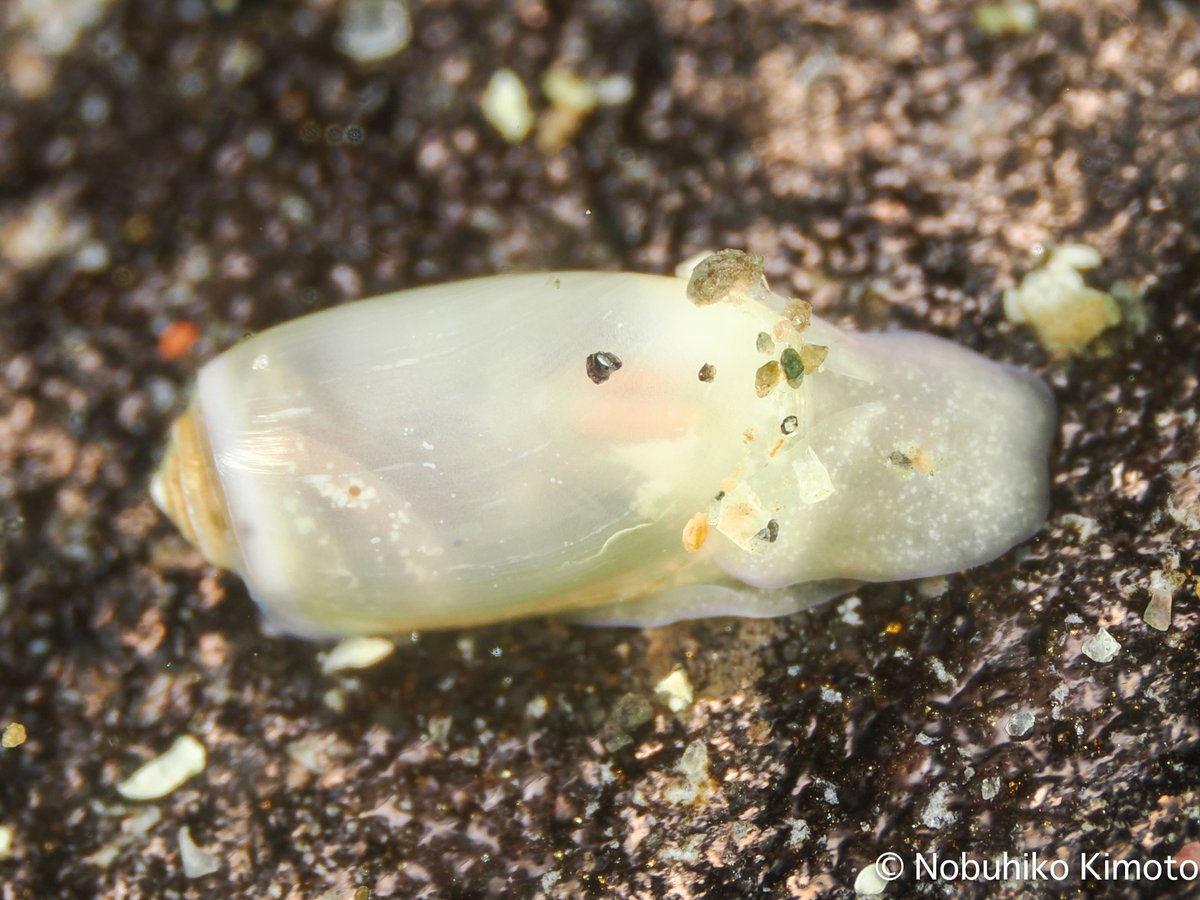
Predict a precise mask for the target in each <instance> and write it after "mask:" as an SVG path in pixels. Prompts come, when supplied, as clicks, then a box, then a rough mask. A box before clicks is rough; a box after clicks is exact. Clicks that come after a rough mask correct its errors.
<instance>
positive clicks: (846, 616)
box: [838, 596, 863, 626]
mask: <svg viewBox="0 0 1200 900" xmlns="http://www.w3.org/2000/svg"><path fill="white" fill-rule="evenodd" d="M861 608H862V598H861V597H854V596H851V597H847V598H846V599H845V600H844V601H842V605H841V606H839V607H838V615H839V616H840V617H841V620H842V621H843V622H845V623H846V624H847V625H854V626H858V625H861V624H862V623H863V618H862V616H861V615H859V612H858V611H859V609H861Z"/></svg>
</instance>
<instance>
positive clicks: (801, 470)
mask: <svg viewBox="0 0 1200 900" xmlns="http://www.w3.org/2000/svg"><path fill="white" fill-rule="evenodd" d="M805 450H806V452H805V453H804V455H803V456H800V457H799V458H798V459H796V460H795V462H793V463H792V471H793V472H795V473H796V499H797V500H799V501H800V502H801V503H803V504H805V505H806V506H812V505H813V504H814V503H820V502H821V501H822V500H827V499H828V498H829V497H831V496H833V493H834V490H835V489H834V485H833V479H832V478H830V477H829V470H828V469H826V468H825V464H824V463H823V462H821V458H820V457H819V456H817V453H816V451H815V450H813V448H812V447H807V448H805Z"/></svg>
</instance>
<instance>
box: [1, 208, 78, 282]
mask: <svg viewBox="0 0 1200 900" xmlns="http://www.w3.org/2000/svg"><path fill="white" fill-rule="evenodd" d="M89 230H90V226H89V225H88V224H87V222H86V220H85V219H84V218H83V217H81V216H76V217H74V218H69V217H68V215H67V211H66V210H65V208H64V206H63V204H62V201H61V200H59V199H57V198H49V197H43V198H41V199H38V200H35V201H33V202H32V203H30V204H29V205H28V206H26V207H25V209H24V210H22V212H21V213H20V214H19V215H17V216H15V217H13V218H11V219H9V220H8V221H7V222H2V223H0V257H3V258H4V259H7V260H8V261H9V262H10V263H12V264H13V265H14V266H16V267H17V268H18V269H30V268H33V267H35V266H40V265H42V264H43V263H45V262H48V261H49V260H51V259H53V258H54V257H56V256H60V255H63V254H66V253H74V252H75V251H76V250H77V248H78V247H79V246H80V245H81V244H82V243H83V242H84V241H85V240H87V237H88V231H89Z"/></svg>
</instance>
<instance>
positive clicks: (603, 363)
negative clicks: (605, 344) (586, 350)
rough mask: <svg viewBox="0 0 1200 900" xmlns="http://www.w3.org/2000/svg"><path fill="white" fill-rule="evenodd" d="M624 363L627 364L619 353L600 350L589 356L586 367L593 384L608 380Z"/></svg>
mask: <svg viewBox="0 0 1200 900" xmlns="http://www.w3.org/2000/svg"><path fill="white" fill-rule="evenodd" d="M623 365H625V364H624V363H623V362H621V358H620V357H619V356H617V354H615V353H606V352H604V351H603V350H599V351H597V352H595V353H593V354H591V355H590V356H589V357H588V358H587V361H586V363H585V368H586V370H587V377H588V378H590V379H591V380H592V383H593V384H603V383H604V382H606V381H608V379H609V376H611V375H612V373H613V372H615V371H617V370H618V369H619V368H621V366H623Z"/></svg>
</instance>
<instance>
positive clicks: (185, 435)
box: [150, 406, 237, 569]
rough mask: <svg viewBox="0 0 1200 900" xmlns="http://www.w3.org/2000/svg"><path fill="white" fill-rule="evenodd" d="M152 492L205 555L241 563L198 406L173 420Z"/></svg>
mask: <svg viewBox="0 0 1200 900" xmlns="http://www.w3.org/2000/svg"><path fill="white" fill-rule="evenodd" d="M150 497H151V498H152V499H153V500H154V504H155V506H157V507H158V508H159V509H160V510H162V512H163V513H164V514H165V515H166V517H167V518H168V519H170V520H171V521H172V522H173V523H174V524H175V527H176V528H178V529H179V531H180V532H181V533H182V534H183V536H184V537H186V538H187V539H188V540H189V541H191V542H192V543H193V544H195V546H196V548H197V549H198V550H199V551H200V552H201V553H203V554H204V557H205V559H207V560H208V561H209V562H211V563H213V564H214V565H217V566H220V567H221V568H223V569H235V568H237V565H236V563H237V553H236V551H235V549H234V538H233V532H232V530H231V529H230V527H229V517H228V513H227V512H226V508H225V497H224V494H223V493H222V492H221V488H220V485H219V482H218V479H217V473H216V471H215V470H214V468H213V463H212V455H211V453H210V451H209V449H208V442H207V441H206V440H205V438H204V423H203V422H202V421H200V415H199V412H198V411H197V410H196V408H195V407H194V406H192V407H189V408H188V409H187V411H186V412H184V414H183V415H181V416H180V417H179V418H178V419H176V420H175V424H174V425H173V426H171V440H170V441H169V442H168V443H167V449H166V452H165V453H164V454H163V459H162V463H160V464H159V467H158V470H157V471H156V472H155V473H154V476H153V477H152V478H151V479H150Z"/></svg>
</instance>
